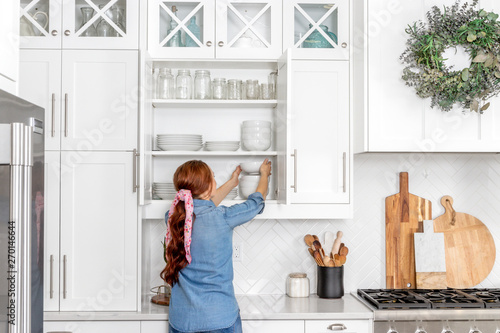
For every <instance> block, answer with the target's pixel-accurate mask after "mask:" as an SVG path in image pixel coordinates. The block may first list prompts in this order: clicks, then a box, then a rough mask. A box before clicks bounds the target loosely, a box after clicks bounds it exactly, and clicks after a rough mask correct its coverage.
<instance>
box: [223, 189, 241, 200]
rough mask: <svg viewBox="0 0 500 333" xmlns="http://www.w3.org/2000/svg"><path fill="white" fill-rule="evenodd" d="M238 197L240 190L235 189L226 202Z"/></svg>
mask: <svg viewBox="0 0 500 333" xmlns="http://www.w3.org/2000/svg"><path fill="white" fill-rule="evenodd" d="M237 196H238V188H236V187H235V188H233V189H232V190H231V191H230V192H229V194H228V195H227V196H226V200H233V199H234V198H236V197H237Z"/></svg>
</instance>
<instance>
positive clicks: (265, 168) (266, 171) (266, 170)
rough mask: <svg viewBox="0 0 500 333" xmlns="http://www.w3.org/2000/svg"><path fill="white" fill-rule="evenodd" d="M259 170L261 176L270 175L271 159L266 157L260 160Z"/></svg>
mask: <svg viewBox="0 0 500 333" xmlns="http://www.w3.org/2000/svg"><path fill="white" fill-rule="evenodd" d="M259 171H260V176H261V177H269V176H270V175H271V161H269V159H267V158H266V159H265V160H264V162H262V164H261V166H260V169H259Z"/></svg>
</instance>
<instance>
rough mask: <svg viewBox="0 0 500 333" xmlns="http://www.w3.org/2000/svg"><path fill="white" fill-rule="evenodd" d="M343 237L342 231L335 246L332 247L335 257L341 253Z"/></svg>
mask: <svg viewBox="0 0 500 333" xmlns="http://www.w3.org/2000/svg"><path fill="white" fill-rule="evenodd" d="M343 235H344V234H343V233H342V231H338V232H337V238H335V241H334V242H333V246H332V253H333V254H334V255H335V254H337V253H339V249H340V244H341V243H342V236H343Z"/></svg>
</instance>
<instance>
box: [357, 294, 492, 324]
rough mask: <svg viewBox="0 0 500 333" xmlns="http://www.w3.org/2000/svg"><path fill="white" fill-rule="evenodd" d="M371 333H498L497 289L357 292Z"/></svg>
mask: <svg viewBox="0 0 500 333" xmlns="http://www.w3.org/2000/svg"><path fill="white" fill-rule="evenodd" d="M358 297H359V298H360V299H361V300H362V301H363V302H364V303H365V304H367V305H368V306H369V307H370V308H372V309H373V312H374V333H500V288H498V289H460V290H458V289H412V290H407V289H404V290H403V289H358Z"/></svg>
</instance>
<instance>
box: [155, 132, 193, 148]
mask: <svg viewBox="0 0 500 333" xmlns="http://www.w3.org/2000/svg"><path fill="white" fill-rule="evenodd" d="M156 143H157V145H158V148H160V149H161V150H189V151H196V150H200V149H201V148H202V147H203V141H202V137H201V135H199V134H158V135H157V136H156Z"/></svg>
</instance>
